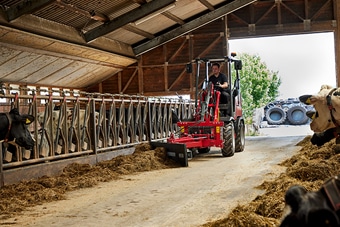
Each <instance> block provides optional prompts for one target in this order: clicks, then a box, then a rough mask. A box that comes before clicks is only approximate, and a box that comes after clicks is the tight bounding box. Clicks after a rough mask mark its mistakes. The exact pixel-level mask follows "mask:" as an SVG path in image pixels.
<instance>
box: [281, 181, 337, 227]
mask: <svg viewBox="0 0 340 227" xmlns="http://www.w3.org/2000/svg"><path fill="white" fill-rule="evenodd" d="M339 186H340V185H339V182H338V181H337V182H335V178H333V179H332V180H331V181H328V182H326V183H325V184H324V186H323V187H322V188H321V189H320V190H318V191H316V192H308V191H307V190H306V189H305V188H304V187H302V186H299V185H295V186H292V187H290V188H289V189H288V190H287V192H286V195H285V202H286V207H285V211H284V213H285V214H284V218H283V220H282V221H281V225H280V227H307V226H308V227H314V226H315V227H317V226H318V227H326V226H327V227H331V226H339V225H340V222H339V216H338V215H339V214H338V213H337V211H336V210H337V208H336V207H337V206H336V203H337V202H338V201H337V198H338V196H339V195H335V194H334V193H333V194H334V196H333V197H332V191H333V190H334V189H337V188H339Z"/></svg>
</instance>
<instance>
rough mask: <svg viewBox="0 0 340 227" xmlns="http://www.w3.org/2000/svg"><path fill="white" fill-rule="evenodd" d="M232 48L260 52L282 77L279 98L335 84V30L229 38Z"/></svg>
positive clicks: (291, 96)
mask: <svg viewBox="0 0 340 227" xmlns="http://www.w3.org/2000/svg"><path fill="white" fill-rule="evenodd" d="M229 49H230V51H231V52H236V53H248V54H251V55H254V54H256V55H259V56H260V58H261V60H262V62H264V63H265V64H266V65H267V67H268V69H269V70H272V71H274V72H278V76H279V77H280V78H281V81H282V83H281V85H280V87H279V93H280V95H279V97H278V99H286V98H298V97H299V96H301V95H305V94H316V93H317V92H318V91H319V90H320V87H321V85H323V84H328V85H332V86H334V87H335V86H336V73H335V54H334V51H335V50H334V34H333V33H332V32H327V33H316V34H306V35H289V36H279V37H270V38H252V39H238V40H229Z"/></svg>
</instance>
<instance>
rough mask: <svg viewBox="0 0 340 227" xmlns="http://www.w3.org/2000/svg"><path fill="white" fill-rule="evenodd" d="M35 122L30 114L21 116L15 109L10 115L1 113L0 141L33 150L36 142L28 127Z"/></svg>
mask: <svg viewBox="0 0 340 227" xmlns="http://www.w3.org/2000/svg"><path fill="white" fill-rule="evenodd" d="M33 121H34V117H33V116H32V115H28V114H22V115H20V114H19V111H18V109H16V108H14V109H12V110H11V111H10V112H9V113H0V141H2V142H4V143H16V144H17V145H19V146H20V147H24V148H25V149H27V150H32V149H33V147H34V140H33V139H32V136H31V133H30V132H29V131H28V129H27V125H29V124H31V123H32V122H33Z"/></svg>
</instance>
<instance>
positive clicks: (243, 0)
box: [134, 0, 256, 55]
mask: <svg viewBox="0 0 340 227" xmlns="http://www.w3.org/2000/svg"><path fill="white" fill-rule="evenodd" d="M255 1H256V0H235V1H232V2H230V3H228V4H226V5H224V6H222V7H220V8H218V9H216V10H214V11H211V12H208V13H207V14H205V15H203V16H201V17H199V18H196V19H194V20H192V21H189V22H188V23H186V24H183V25H182V26H180V27H177V28H175V29H173V30H171V31H169V32H166V33H165V34H163V35H160V36H158V37H156V38H154V39H152V40H149V41H147V42H145V43H143V44H141V45H139V46H136V47H134V52H135V54H136V55H141V54H143V53H145V52H147V51H149V50H151V49H153V48H156V47H158V46H160V45H163V44H164V43H166V42H169V41H171V40H173V39H175V38H177V37H179V36H181V35H184V34H186V33H188V32H190V31H193V30H195V29H197V28H199V27H202V26H204V25H206V24H208V23H210V22H212V21H214V20H217V19H219V18H221V17H223V16H225V15H227V14H229V13H231V12H233V11H235V10H238V9H240V8H242V7H244V6H246V5H249V4H251V3H253V2H255Z"/></svg>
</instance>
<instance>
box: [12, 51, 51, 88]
mask: <svg viewBox="0 0 340 227" xmlns="http://www.w3.org/2000/svg"><path fill="white" fill-rule="evenodd" d="M57 60H58V58H56V57H52V56H44V55H40V57H38V58H36V59H34V60H33V61H32V62H30V63H29V64H26V65H23V66H22V67H20V69H18V70H16V71H15V72H13V73H11V75H10V79H11V80H12V81H19V82H21V81H22V80H24V79H25V78H28V77H31V76H33V75H34V74H35V73H36V72H39V71H41V69H43V68H46V67H48V65H49V64H51V63H52V62H55V61H57ZM43 75H44V74H39V76H40V77H41V76H43ZM32 79H33V78H32V77H31V78H30V80H31V81H32Z"/></svg>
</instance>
